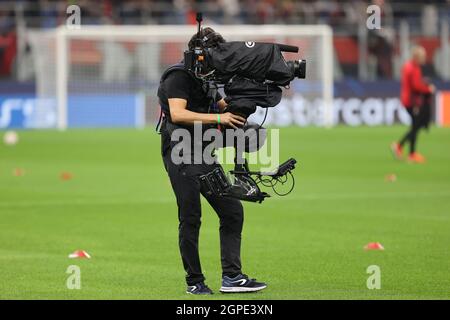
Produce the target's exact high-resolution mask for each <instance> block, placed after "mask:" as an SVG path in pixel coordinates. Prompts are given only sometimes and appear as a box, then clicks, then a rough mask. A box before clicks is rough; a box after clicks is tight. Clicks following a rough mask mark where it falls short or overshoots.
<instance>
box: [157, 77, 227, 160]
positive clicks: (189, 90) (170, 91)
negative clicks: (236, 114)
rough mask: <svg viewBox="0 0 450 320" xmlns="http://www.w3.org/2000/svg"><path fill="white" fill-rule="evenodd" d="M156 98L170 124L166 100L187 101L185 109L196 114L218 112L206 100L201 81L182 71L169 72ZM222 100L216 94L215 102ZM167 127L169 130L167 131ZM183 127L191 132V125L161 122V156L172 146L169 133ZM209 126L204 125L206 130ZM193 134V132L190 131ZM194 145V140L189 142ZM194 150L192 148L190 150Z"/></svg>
mask: <svg viewBox="0 0 450 320" xmlns="http://www.w3.org/2000/svg"><path fill="white" fill-rule="evenodd" d="M158 98H159V100H160V104H161V108H162V109H163V112H164V113H165V115H166V117H167V118H168V119H169V122H170V112H169V101H168V99H173V98H179V99H185V100H187V109H188V110H190V111H193V112H198V113H208V112H211V113H216V112H218V110H214V107H213V106H212V103H213V101H212V99H210V98H208V94H207V92H206V91H205V90H204V88H203V86H202V82H201V80H198V79H196V78H195V77H194V76H191V75H190V74H188V73H187V72H186V71H184V70H174V71H172V72H170V73H169V74H168V75H167V77H166V79H164V81H163V82H162V83H161V84H160V86H159V89H158ZM220 99H222V97H221V95H220V94H219V93H217V95H216V101H219V100H220ZM169 127H170V128H171V129H169ZM177 127H183V128H185V129H188V130H189V131H191V130H193V125H183V124H172V123H169V124H168V123H165V122H163V124H162V126H161V138H162V154H163V155H164V154H165V153H166V152H167V150H168V149H169V148H170V147H171V146H172V147H173V145H174V143H171V142H170V141H171V132H172V130H173V129H174V128H177ZM208 127H211V125H205V126H204V127H203V128H204V129H206V128H208ZM191 132H193V131H191ZM191 142H192V143H195V142H196V141H194V139H192V140H191ZM200 143H202V145H203V147H205V146H206V145H207V142H202V141H200ZM192 150H194V148H192Z"/></svg>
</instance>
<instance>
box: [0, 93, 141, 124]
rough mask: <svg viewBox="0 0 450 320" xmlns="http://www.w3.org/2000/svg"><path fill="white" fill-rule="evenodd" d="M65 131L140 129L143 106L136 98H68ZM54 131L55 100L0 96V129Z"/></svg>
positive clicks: (27, 96)
mask: <svg viewBox="0 0 450 320" xmlns="http://www.w3.org/2000/svg"><path fill="white" fill-rule="evenodd" d="M67 122H68V127H69V128H87V127H90V128H102V127H104V128H106V127H111V128H112V127H140V126H143V125H144V102H143V98H142V97H141V96H140V95H136V94H114V95H111V94H109V95H71V96H69V97H68V110H67ZM56 127H57V108H56V103H55V99H38V98H36V97H35V96H34V95H32V94H29V95H27V94H21V95H0V129H44V128H56Z"/></svg>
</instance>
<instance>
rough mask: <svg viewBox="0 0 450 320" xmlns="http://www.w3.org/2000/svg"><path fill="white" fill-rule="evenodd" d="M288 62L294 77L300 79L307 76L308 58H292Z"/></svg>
mask: <svg viewBox="0 0 450 320" xmlns="http://www.w3.org/2000/svg"><path fill="white" fill-rule="evenodd" d="M287 64H288V66H289V67H290V68H291V70H292V74H293V75H294V77H297V78H299V79H305V78H306V60H291V61H287Z"/></svg>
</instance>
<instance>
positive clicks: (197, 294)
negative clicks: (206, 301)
mask: <svg viewBox="0 0 450 320" xmlns="http://www.w3.org/2000/svg"><path fill="white" fill-rule="evenodd" d="M186 293H187V294H192V295H193V296H208V295H213V294H214V293H192V292H189V291H186Z"/></svg>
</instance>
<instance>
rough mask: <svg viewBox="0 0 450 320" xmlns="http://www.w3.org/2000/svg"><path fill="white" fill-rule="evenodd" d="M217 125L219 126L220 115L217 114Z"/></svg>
mask: <svg viewBox="0 0 450 320" xmlns="http://www.w3.org/2000/svg"><path fill="white" fill-rule="evenodd" d="M217 123H218V124H220V113H218V114H217Z"/></svg>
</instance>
